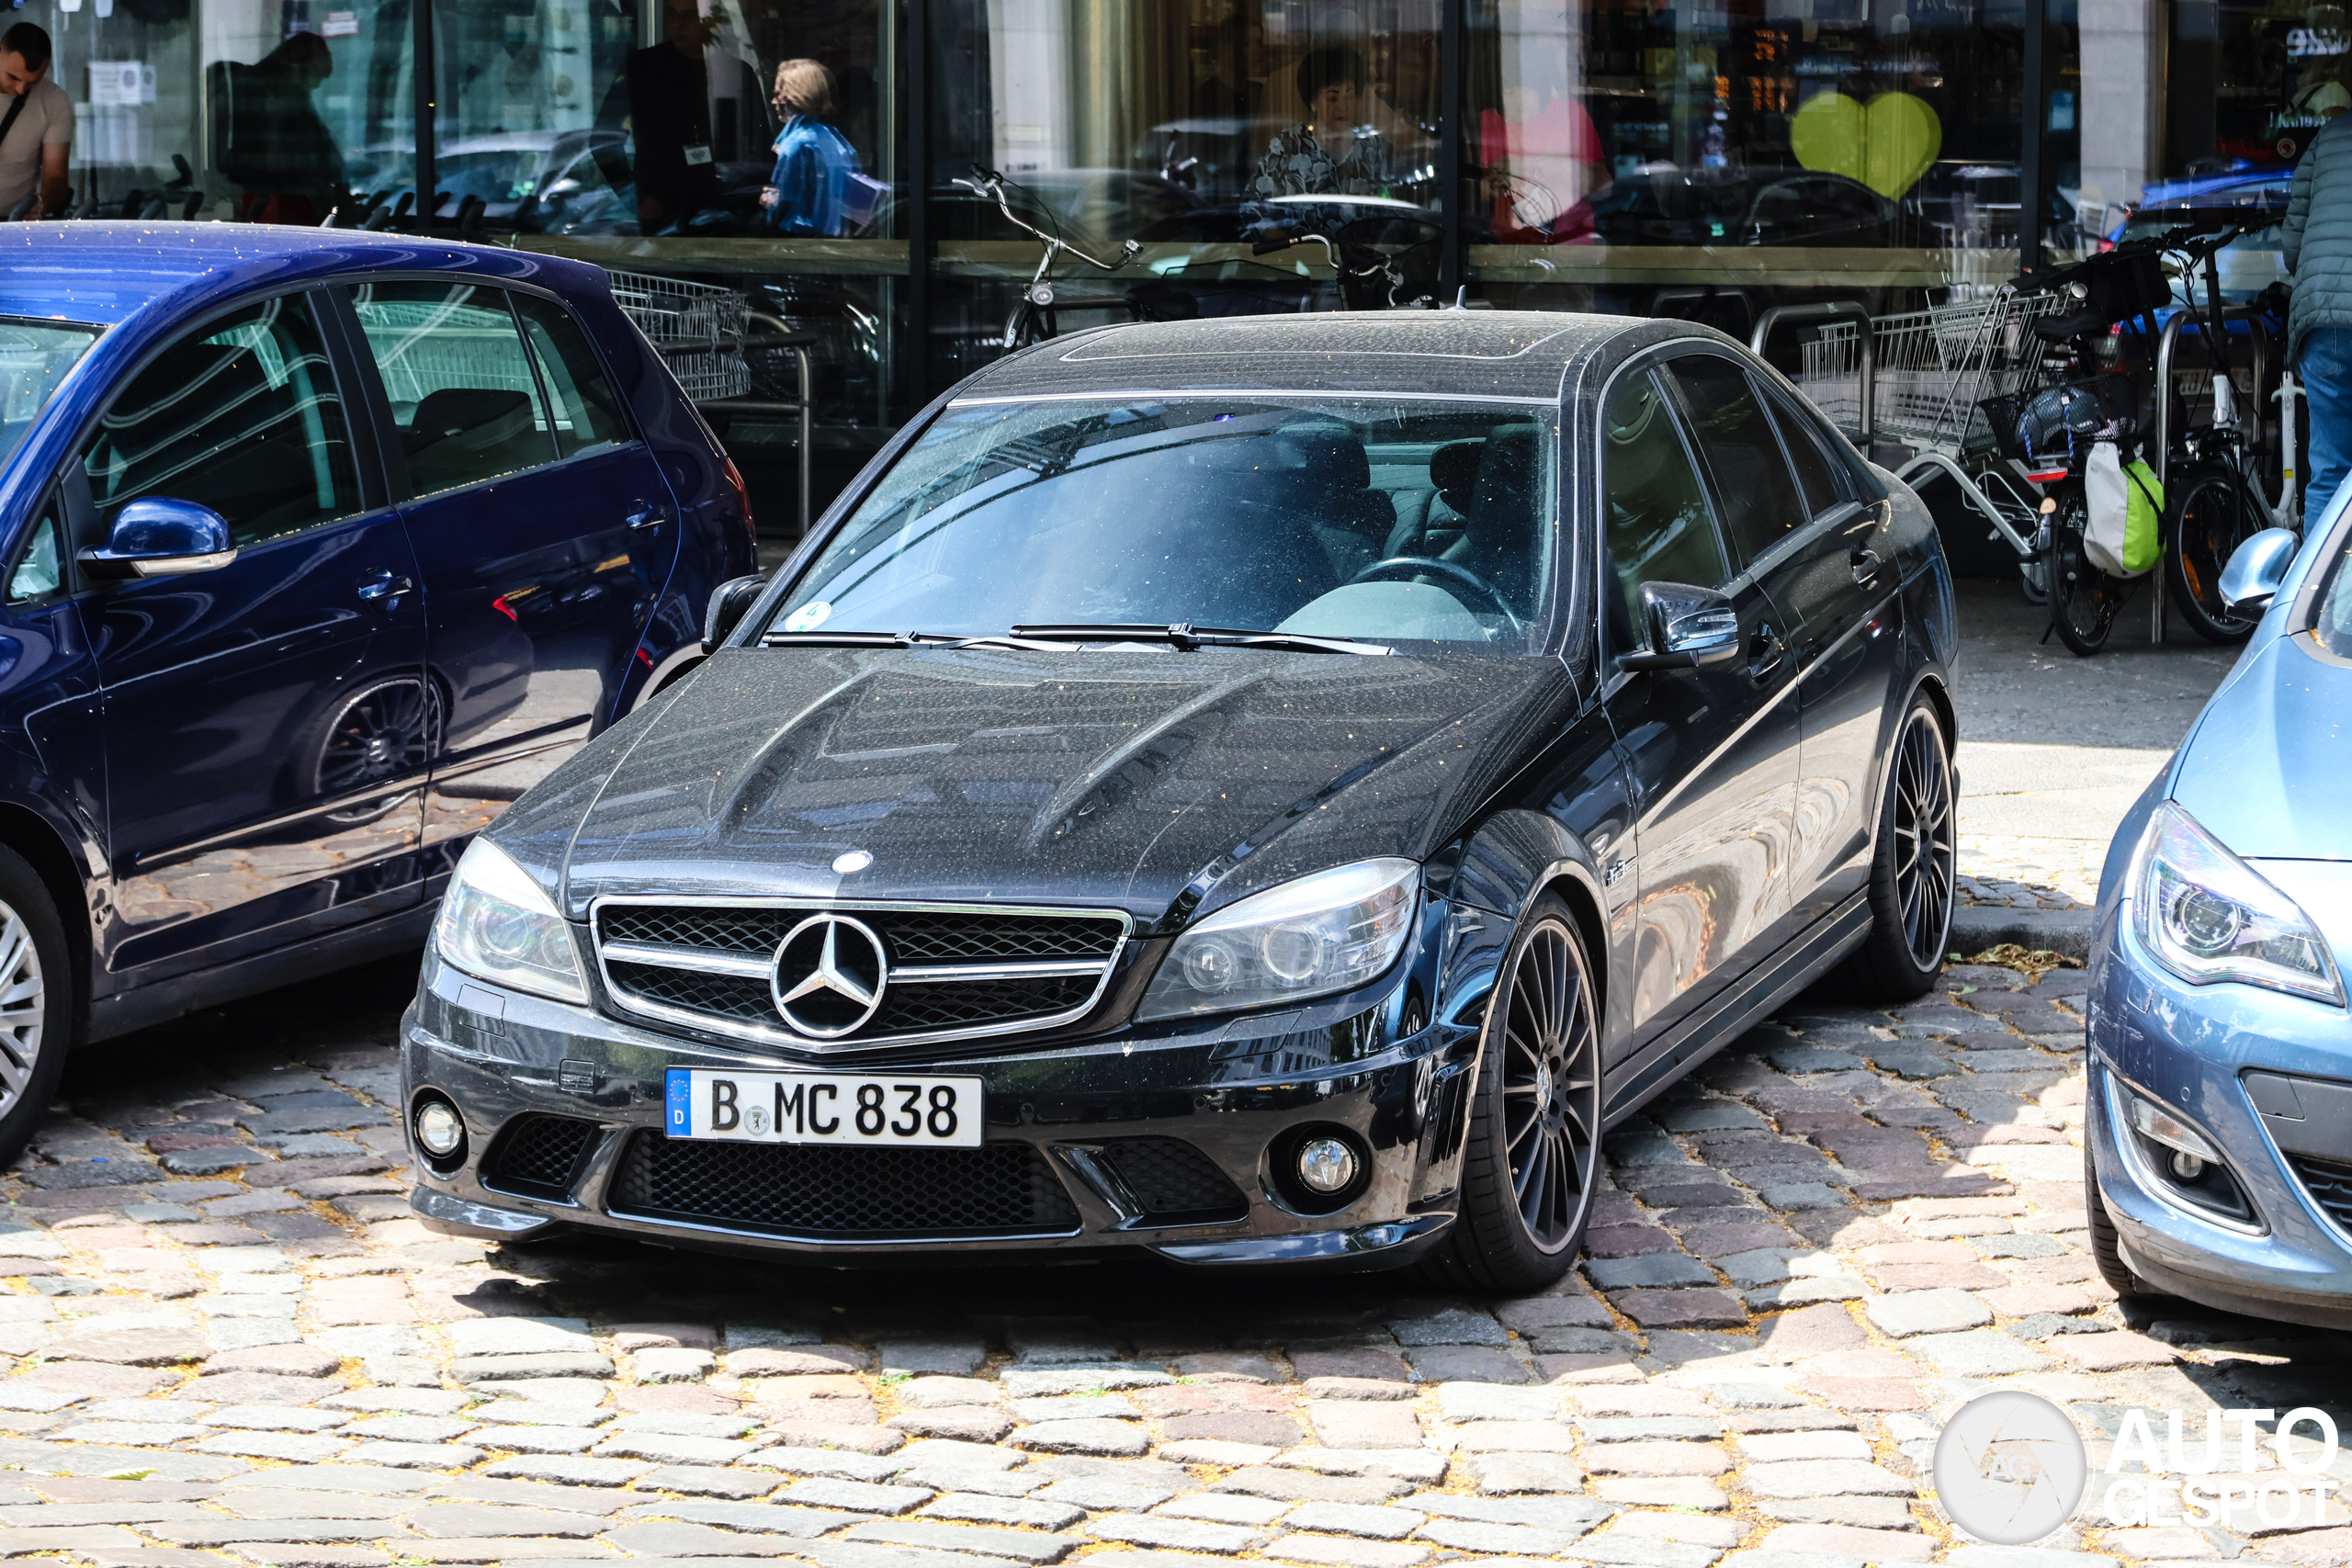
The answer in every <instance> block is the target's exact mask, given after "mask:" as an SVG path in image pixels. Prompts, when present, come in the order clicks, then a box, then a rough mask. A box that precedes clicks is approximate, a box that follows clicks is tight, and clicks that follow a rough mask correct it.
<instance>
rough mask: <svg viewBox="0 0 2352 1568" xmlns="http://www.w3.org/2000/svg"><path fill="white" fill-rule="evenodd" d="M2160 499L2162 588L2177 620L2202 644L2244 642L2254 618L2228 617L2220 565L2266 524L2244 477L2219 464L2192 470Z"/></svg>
mask: <svg viewBox="0 0 2352 1568" xmlns="http://www.w3.org/2000/svg"><path fill="white" fill-rule="evenodd" d="M2165 502H2166V505H2165V590H2166V591H2167V592H2170V593H2171V594H2172V602H2173V603H2174V604H2177V605H2178V606H2179V608H2180V614H2181V618H2182V619H2183V620H2185V621H2187V622H2188V625H2189V626H2190V628H2191V629H2193V630H2194V631H2195V632H2196V633H2197V635H2198V636H2199V637H2203V638H2204V639H2205V640H2206V641H2207V642H2211V643H2219V644H2222V645H2223V646H2228V645H2230V644H2233V643H2241V642H2244V641H2245V639H2246V638H2248V637H2252V636H2253V635H2254V627H2255V621H2254V620H2248V619H2245V618H2242V617H2240V616H2237V615H2231V614H2230V613H2229V610H2228V609H2227V608H2226V607H2225V606H2224V605H2223V604H2222V589H2221V583H2222V568H2223V567H2224V566H2227V565H2228V564H2229V560H2230V556H2231V554H2232V553H2233V551H2235V550H2236V549H2237V547H2239V546H2240V545H2242V544H2244V543H2245V541H2246V540H2248V539H2250V538H2252V537H2253V536H2255V535H2256V534H2257V533H2259V532H2261V531H2262V530H2263V529H2264V528H2266V527H2267V526H2268V525H2269V521H2270V520H2269V518H2268V516H2267V514H2266V513H2265V512H2264V509H2263V508H2262V507H2261V506H2260V505H2259V504H2258V503H2257V502H2256V500H2255V498H2254V497H2253V496H2252V495H2251V494H2249V493H2247V491H2246V486H2245V480H2244V479H2241V478H2239V477H2238V475H2237V474H2236V473H2234V472H2233V471H2232V470H2231V469H2228V468H2199V469H2198V470H2197V471H2196V472H2195V473H2193V474H2190V475H2189V476H2188V479H2187V480H2186V481H2185V482H2184V483H2183V484H2182V485H2181V486H2180V488H2179V489H2178V490H2177V491H2174V492H2173V493H2172V494H2169V495H2167V496H2165ZM2258 618H2259V617H2257V619H2258Z"/></svg>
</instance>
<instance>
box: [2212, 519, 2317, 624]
mask: <svg viewBox="0 0 2352 1568" xmlns="http://www.w3.org/2000/svg"><path fill="white" fill-rule="evenodd" d="M2302 547H2303V541H2302V536H2301V535H2299V534H2297V533H2296V532H2295V531H2294V530H2293V529H2291V528H2265V529H2263V530H2262V532H2260V533H2259V534H2256V535H2254V536H2251V537H2249V538H2248V539H2247V540H2246V541H2245V543H2244V544H2242V545H2240V546H2239V547H2237V548H2236V549H2234V550H2233V551H2232V552H2230V562H2229V564H2228V565H2227V566H2225V567H2223V568H2222V582H2221V588H2222V604H2225V605H2227V606H2228V607H2229V611H2230V614H2232V615H2256V614H2258V613H2260V612H2261V611H2264V610H2267V609H2268V608H2270V601H2271V600H2273V599H2275V598H2277V597H2278V585H2279V584H2280V583H2282V582H2284V581H2287V569H2288V568H2289V567H2290V566H2292V565H2294V564H2295V552H2296V551H2297V550H2300V549H2301V548H2302Z"/></svg>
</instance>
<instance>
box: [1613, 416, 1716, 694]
mask: <svg viewBox="0 0 2352 1568" xmlns="http://www.w3.org/2000/svg"><path fill="white" fill-rule="evenodd" d="M1600 484H1601V490H1602V492H1603V500H1604V502H1605V503H1606V505H1607V508H1608V510H1607V513H1605V520H1604V523H1603V530H1604V532H1605V535H1606V537H1605V539H1604V540H1603V545H1604V547H1605V548H1606V550H1607V552H1608V557H1609V565H1610V570H1611V572H1613V573H1614V574H1615V577H1616V580H1617V590H1618V591H1617V595H1616V598H1615V600H1614V601H1613V602H1612V603H1611V604H1609V605H1608V606H1607V614H1608V615H1609V620H1610V630H1611V638H1610V641H1611V646H1613V647H1616V648H1621V649H1636V648H1647V647H1648V646H1649V628H1648V627H1647V626H1644V625H1643V624H1642V584H1643V583H1645V582H1687V583H1690V584H1691V585H1693V586H1694V587H1699V588H1713V587H1716V586H1718V585H1719V584H1721V583H1723V582H1724V581H1727V580H1728V579H1729V578H1730V576H1731V570H1730V568H1729V566H1728V565H1727V564H1726V562H1725V561H1724V547H1723V541H1722V540H1721V539H1719V538H1718V537H1716V536H1715V525H1714V521H1713V518H1711V517H1710V516H1709V515H1708V513H1707V500H1706V495H1705V493H1704V492H1703V491H1701V490H1700V488H1699V474H1698V470H1697V469H1695V468H1692V467H1691V454H1690V453H1689V452H1688V451H1686V450H1685V449H1684V447H1683V445H1682V437H1681V436H1680V434H1678V433H1677V432H1676V430H1675V428H1674V419H1673V416H1672V414H1671V413H1670V412H1668V408H1667V404H1666V398H1665V396H1664V394H1663V393H1662V391H1661V390H1660V389H1659V388H1658V385H1657V381H1656V379H1655V378H1652V377H1651V376H1650V375H1649V374H1648V373H1647V372H1641V373H1637V374H1634V375H1630V376H1624V377H1621V378H1619V380H1618V382H1617V385H1616V387H1615V389H1612V390H1611V392H1610V394H1609V402H1608V404H1607V406H1606V407H1604V408H1603V409H1602V410H1601V414H1600Z"/></svg>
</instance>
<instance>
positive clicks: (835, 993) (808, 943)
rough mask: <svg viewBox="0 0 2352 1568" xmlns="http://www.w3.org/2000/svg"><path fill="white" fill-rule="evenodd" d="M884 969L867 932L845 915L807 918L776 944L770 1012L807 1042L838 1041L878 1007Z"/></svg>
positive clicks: (877, 942)
mask: <svg viewBox="0 0 2352 1568" xmlns="http://www.w3.org/2000/svg"><path fill="white" fill-rule="evenodd" d="M889 968H890V961H889V959H888V957H887V956H886V955H885V954H884V953H883V951H882V939H881V938H880V937H878V936H876V935H875V934H874V931H873V928H872V927H870V926H868V925H866V924H865V922H864V921H862V920H854V919H850V918H849V917H848V916H847V915H811V916H809V918H808V919H805V920H803V921H801V922H800V923H799V924H798V925H797V926H795V927H793V928H792V930H791V931H787V932H786V933H785V938H784V940H783V941H782V942H778V943H777V944H776V949H775V979H774V980H773V981H771V982H770V985H771V987H773V990H774V992H775V1010H776V1011H777V1012H778V1013H780V1014H782V1015H783V1017H784V1021H785V1022H786V1023H788V1024H790V1025H791V1026H792V1027H793V1028H794V1030H796V1031H797V1032H799V1033H802V1034H805V1035H807V1036H809V1038H810V1039H812V1040H838V1039H840V1038H841V1037H842V1035H844V1034H847V1033H850V1032H852V1031H854V1030H855V1029H856V1028H857V1027H858V1026H859V1025H860V1024H862V1023H864V1022H865V1021H866V1020H867V1019H869V1018H872V1017H873V1016H874V1014H875V1011H876V1010H877V1009H878V1008H880V1007H881V1005H882V988H883V987H884V985H885V984H886V983H887V982H888V976H889Z"/></svg>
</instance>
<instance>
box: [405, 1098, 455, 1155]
mask: <svg viewBox="0 0 2352 1568" xmlns="http://www.w3.org/2000/svg"><path fill="white" fill-rule="evenodd" d="M416 1141H417V1142H418V1143H419V1144H420V1145H423V1146H424V1152H425V1153H426V1154H429V1155H431V1156H434V1157H435V1158H436V1159H447V1158H448V1157H449V1156H451V1155H453V1154H456V1153H457V1152H458V1149H459V1148H461V1147H463V1146H464V1145H465V1141H466V1124H465V1122H463V1121H462V1120H460V1119H459V1118H458V1108H457V1107H456V1106H454V1105H452V1104H450V1103H449V1102H448V1101H447V1100H426V1101H425V1102H424V1104H423V1105H422V1106H419V1107H418V1108H417V1112H416Z"/></svg>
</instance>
